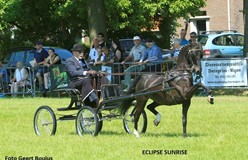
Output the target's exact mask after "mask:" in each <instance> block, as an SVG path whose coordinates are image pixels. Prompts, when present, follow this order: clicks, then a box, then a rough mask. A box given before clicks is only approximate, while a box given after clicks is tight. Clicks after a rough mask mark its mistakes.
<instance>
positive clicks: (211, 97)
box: [185, 82, 214, 104]
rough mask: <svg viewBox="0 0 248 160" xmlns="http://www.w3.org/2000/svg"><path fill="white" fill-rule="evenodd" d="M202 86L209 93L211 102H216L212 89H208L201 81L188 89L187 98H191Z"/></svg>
mask: <svg viewBox="0 0 248 160" xmlns="http://www.w3.org/2000/svg"><path fill="white" fill-rule="evenodd" d="M200 87H202V88H203V89H204V90H205V91H206V92H207V93H208V102H209V103H210V104H214V96H213V95H212V90H210V89H208V88H207V87H206V86H205V85H204V84H202V83H201V82H198V83H197V84H195V85H194V86H192V87H190V88H189V89H188V90H187V91H186V95H185V96H186V97H187V99H189V98H191V97H192V96H193V94H194V92H195V91H196V90H197V89H198V88H200Z"/></svg>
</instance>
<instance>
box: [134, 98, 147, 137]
mask: <svg viewBox="0 0 248 160" xmlns="http://www.w3.org/2000/svg"><path fill="white" fill-rule="evenodd" d="M136 100H137V103H136V111H135V113H134V135H135V136H136V137H137V138H138V137H139V132H138V121H139V118H140V115H141V112H142V111H143V110H144V108H145V105H146V102H147V99H146V98H142V97H138V98H137V99H136Z"/></svg>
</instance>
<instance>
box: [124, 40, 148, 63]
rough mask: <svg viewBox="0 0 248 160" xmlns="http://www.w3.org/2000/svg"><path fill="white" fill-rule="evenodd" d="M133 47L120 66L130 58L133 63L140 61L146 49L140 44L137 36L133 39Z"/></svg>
mask: <svg viewBox="0 0 248 160" xmlns="http://www.w3.org/2000/svg"><path fill="white" fill-rule="evenodd" d="M133 42H134V46H133V48H132V49H131V52H130V54H129V55H128V56H127V57H126V59H125V60H124V61H122V64H124V63H125V62H126V61H128V60H129V59H131V58H132V61H133V62H138V61H140V59H141V57H142V55H143V54H144V52H145V50H146V47H145V46H143V45H142V44H141V39H140V37H139V36H134V37H133Z"/></svg>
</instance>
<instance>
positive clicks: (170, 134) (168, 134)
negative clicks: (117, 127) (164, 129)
mask: <svg viewBox="0 0 248 160" xmlns="http://www.w3.org/2000/svg"><path fill="white" fill-rule="evenodd" d="M142 135H145V136H147V137H183V134H182V133H145V134H142ZM202 136H205V135H202V134H199V133H188V134H187V137H188V138H191V137H202ZM187 137H186V138H187Z"/></svg>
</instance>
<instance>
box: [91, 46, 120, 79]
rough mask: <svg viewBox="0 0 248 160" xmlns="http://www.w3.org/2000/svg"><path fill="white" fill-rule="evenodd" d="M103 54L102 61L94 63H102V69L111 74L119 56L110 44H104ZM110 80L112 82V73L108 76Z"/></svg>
mask: <svg viewBox="0 0 248 160" xmlns="http://www.w3.org/2000/svg"><path fill="white" fill-rule="evenodd" d="M102 52H103V55H102V57H101V61H98V62H95V64H94V65H102V66H101V70H102V71H104V72H107V73H109V74H111V73H112V72H113V71H114V68H113V67H112V65H113V64H114V63H115V62H117V61H118V60H117V58H116V56H115V54H114V53H113V52H112V51H111V50H110V49H109V47H108V46H104V47H103V48H102ZM107 79H108V81H109V82H111V79H112V78H111V75H108V76H107Z"/></svg>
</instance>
